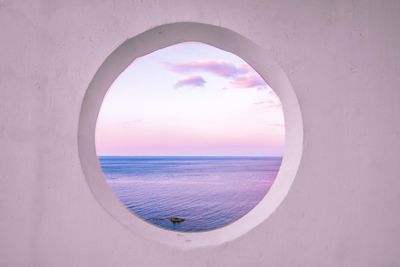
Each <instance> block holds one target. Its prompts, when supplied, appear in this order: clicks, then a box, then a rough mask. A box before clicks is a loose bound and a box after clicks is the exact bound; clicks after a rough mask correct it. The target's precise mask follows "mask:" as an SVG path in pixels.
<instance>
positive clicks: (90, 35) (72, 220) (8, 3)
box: [0, 0, 400, 267]
mask: <svg viewBox="0 0 400 267" xmlns="http://www.w3.org/2000/svg"><path fill="white" fill-rule="evenodd" d="M399 12H400V2H399V1H361V0H360V1H320V0H315V1H287V0H279V1H189V0H186V1H183V0H182V1H178V0H171V1H104V0H103V1H100V0H99V1H94V0H93V1H89V0H87V1H83V0H82V1H78V0H71V1H58V0H57V1H55V0H54V1H51V0H48V1H12V0H0V38H1V39H0V40H1V42H0V59H1V64H0V266H191V267H197V266H217V267H225V266H229V267H239V266H288V267H293V266H335V267H337V266H352V267H353V266H374V267H375V266H400V246H399V243H400V214H399V210H400V208H399V207H400V140H399V138H400V118H399V116H400V49H399V47H400V34H399V29H398V28H399V27H400V16H398V14H399ZM178 21H194V22H202V23H209V24H214V25H221V26H223V27H226V28H229V29H232V30H234V31H237V32H239V33H240V34H242V35H244V36H246V37H247V38H250V39H251V40H253V41H254V42H256V43H258V44H259V45H261V46H263V47H264V48H268V49H272V51H274V53H275V57H276V59H277V61H278V63H279V64H280V65H281V66H282V68H283V69H284V70H285V71H286V73H287V75H288V77H289V79H290V80H291V82H292V85H293V87H294V89H295V91H296V94H297V96H298V100H299V103H300V107H301V109H302V115H303V121H304V150H303V158H302V162H301V164H300V169H299V171H298V174H297V177H296V179H295V181H294V184H293V186H292V188H291V190H290V192H289V195H288V196H287V198H286V199H285V200H284V202H283V203H282V204H281V205H280V207H279V208H278V209H277V210H276V212H275V213H274V214H272V216H271V217H270V218H269V219H268V220H267V221H265V222H264V223H262V224H261V225H260V226H259V227H256V228H255V229H254V230H252V231H251V232H249V233H248V234H246V235H244V236H242V237H240V238H238V239H236V240H235V241H233V242H229V243H226V244H223V245H220V246H216V247H210V248H201V249H193V250H188V251H183V250H180V249H174V248H171V247H169V246H166V245H162V244H157V243H154V242H151V241H150V240H148V239H146V238H142V237H139V236H135V235H133V234H132V232H130V231H128V229H126V228H124V227H123V226H122V225H121V224H119V223H118V222H116V221H115V220H114V219H113V218H112V217H111V216H110V215H109V214H108V213H107V212H105V211H104V210H103V209H102V207H101V206H100V205H99V203H98V202H97V201H96V200H95V198H94V197H93V195H92V193H91V191H90V189H89V187H88V184H87V183H86V180H85V177H84V174H83V171H82V169H81V164H80V161H79V157H78V146H77V143H78V142H77V132H78V120H79V112H80V107H81V103H82V100H83V96H84V94H85V90H86V89H87V88H88V85H89V83H90V81H91V79H92V78H93V76H94V74H95V72H96V71H97V69H98V68H99V67H100V65H101V64H102V62H103V61H104V59H105V58H106V57H107V56H108V55H109V54H110V53H111V52H112V51H113V50H114V49H115V48H116V47H118V46H119V45H120V44H121V43H122V42H123V41H125V40H126V39H128V38H131V37H133V36H135V35H136V34H138V33H140V32H143V31H145V30H148V29H150V28H152V27H154V26H157V25H161V24H165V23H171V22H178Z"/></svg>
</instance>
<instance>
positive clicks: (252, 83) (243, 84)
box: [232, 75, 266, 88]
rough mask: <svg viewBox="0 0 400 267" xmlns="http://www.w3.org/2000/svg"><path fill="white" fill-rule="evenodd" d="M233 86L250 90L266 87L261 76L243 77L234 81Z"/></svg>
mask: <svg viewBox="0 0 400 267" xmlns="http://www.w3.org/2000/svg"><path fill="white" fill-rule="evenodd" d="M232 84H233V85H234V86H235V87H237V88H250V87H258V86H265V85H266V83H265V81H264V80H263V79H262V78H261V77H260V75H248V76H241V77H238V78H236V79H235V80H233V81H232Z"/></svg>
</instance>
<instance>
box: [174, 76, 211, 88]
mask: <svg viewBox="0 0 400 267" xmlns="http://www.w3.org/2000/svg"><path fill="white" fill-rule="evenodd" d="M205 83H206V81H205V80H204V79H203V77H201V76H191V77H189V78H187V79H184V80H180V81H178V82H177V83H176V84H175V86H174V87H175V88H179V87H182V86H192V87H203V86H204V84H205Z"/></svg>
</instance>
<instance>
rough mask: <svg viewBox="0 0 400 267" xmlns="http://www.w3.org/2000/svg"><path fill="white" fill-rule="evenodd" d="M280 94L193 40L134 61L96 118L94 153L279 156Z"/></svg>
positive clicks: (232, 59)
mask: <svg viewBox="0 0 400 267" xmlns="http://www.w3.org/2000/svg"><path fill="white" fill-rule="evenodd" d="M284 135H285V128H284V117H283V111H282V107H281V103H280V100H279V98H278V97H277V95H276V94H275V93H274V92H273V91H272V89H271V88H270V87H269V86H268V85H267V84H266V83H265V81H264V80H263V79H262V78H261V77H260V76H259V75H258V74H257V72H256V71H255V70H254V69H253V68H252V67H250V66H249V65H248V64H247V63H246V62H245V61H243V60H242V59H241V58H239V57H238V56H236V55H234V54H231V53H228V52H226V51H223V50H220V49H217V48H215V47H213V46H210V45H206V44H203V43H198V42H186V43H180V44H176V45H173V46H169V47H167V48H163V49H160V50H157V51H155V52H153V53H151V54H148V55H146V56H143V57H140V58H137V59H136V60H135V61H134V62H132V64H131V65H130V66H129V67H128V68H126V69H125V70H124V71H123V72H122V73H121V74H120V75H119V76H118V78H117V79H116V80H115V81H114V83H113V84H112V86H111V87H110V89H109V91H108V92H107V94H106V96H105V98H104V102H103V104H102V106H101V110H100V113H99V116H98V119H97V125H96V150H97V155H99V156H103V155H120V156H128V155H131V156H281V155H282V153H283V150H284Z"/></svg>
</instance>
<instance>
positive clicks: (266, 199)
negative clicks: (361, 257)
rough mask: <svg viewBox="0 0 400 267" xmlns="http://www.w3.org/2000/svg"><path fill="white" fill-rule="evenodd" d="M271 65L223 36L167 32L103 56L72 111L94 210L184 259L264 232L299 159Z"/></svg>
mask: <svg viewBox="0 0 400 267" xmlns="http://www.w3.org/2000/svg"><path fill="white" fill-rule="evenodd" d="M275 54H277V51H275V50H273V49H272V48H271V49H267V50H266V49H264V48H261V47H260V46H258V45H256V44H255V43H253V42H252V41H250V40H248V39H246V38H245V37H243V36H241V35H240V34H238V33H235V32H233V31H231V30H229V29H226V28H223V27H219V26H213V25H207V24H201V23H192V22H179V23H172V24H166V25H161V26H158V27H156V28H153V29H150V30H148V31H145V32H143V33H141V34H138V35H136V36H135V37H133V38H131V39H129V40H126V41H125V42H123V43H122V44H121V45H120V46H119V47H117V48H116V49H115V50H114V51H113V52H112V53H111V54H110V55H109V56H108V57H106V59H105V61H104V62H103V64H101V66H100V68H99V69H98V70H97V72H96V74H95V75H94V77H93V79H92V81H91V82H90V84H89V86H88V89H87V91H86V93H85V96H84V99H83V102H82V107H81V112H80V119H79V130H78V145H79V146H78V149H79V157H80V162H81V166H82V170H83V172H84V175H85V176H84V177H85V179H86V181H87V184H88V186H89V189H90V191H91V193H92V194H93V196H94V198H95V200H96V201H97V202H98V204H99V205H100V206H101V207H102V208H103V211H104V212H107V213H108V214H109V215H110V216H111V217H112V218H113V219H114V220H115V222H118V223H119V224H121V225H122V226H124V227H125V228H126V229H127V230H129V232H130V233H132V234H133V236H132V238H138V237H139V238H144V239H147V240H151V241H152V242H155V243H160V244H163V245H166V246H170V247H174V248H180V249H191V248H198V247H204V246H215V245H221V244H223V243H225V242H228V241H233V240H235V239H236V238H238V237H239V236H243V235H245V234H246V233H248V232H249V231H250V230H252V229H254V228H255V227H256V226H258V227H259V229H264V231H268V230H267V229H268V227H269V224H268V220H267V218H268V217H269V216H270V215H271V214H272V213H273V212H274V211H275V210H276V209H277V207H278V206H279V205H280V203H282V201H283V200H284V198H285V197H286V195H287V193H288V192H289V189H290V187H291V185H292V183H293V181H294V178H295V176H296V172H297V169H298V167H299V164H300V159H301V154H302V148H303V123H302V118H301V112H300V107H299V103H298V101H297V98H296V95H295V91H294V90H293V87H292V85H291V83H290V81H289V79H288V77H287V76H286V74H285V73H284V71H283V70H282V69H281V67H280V66H279V65H278V64H277V63H275V61H274V55H275ZM239 56H240V57H239ZM253 67H254V69H253ZM271 88H273V90H272V89H271ZM275 93H276V94H275ZM278 96H279V97H278ZM156 226H158V227H156Z"/></svg>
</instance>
